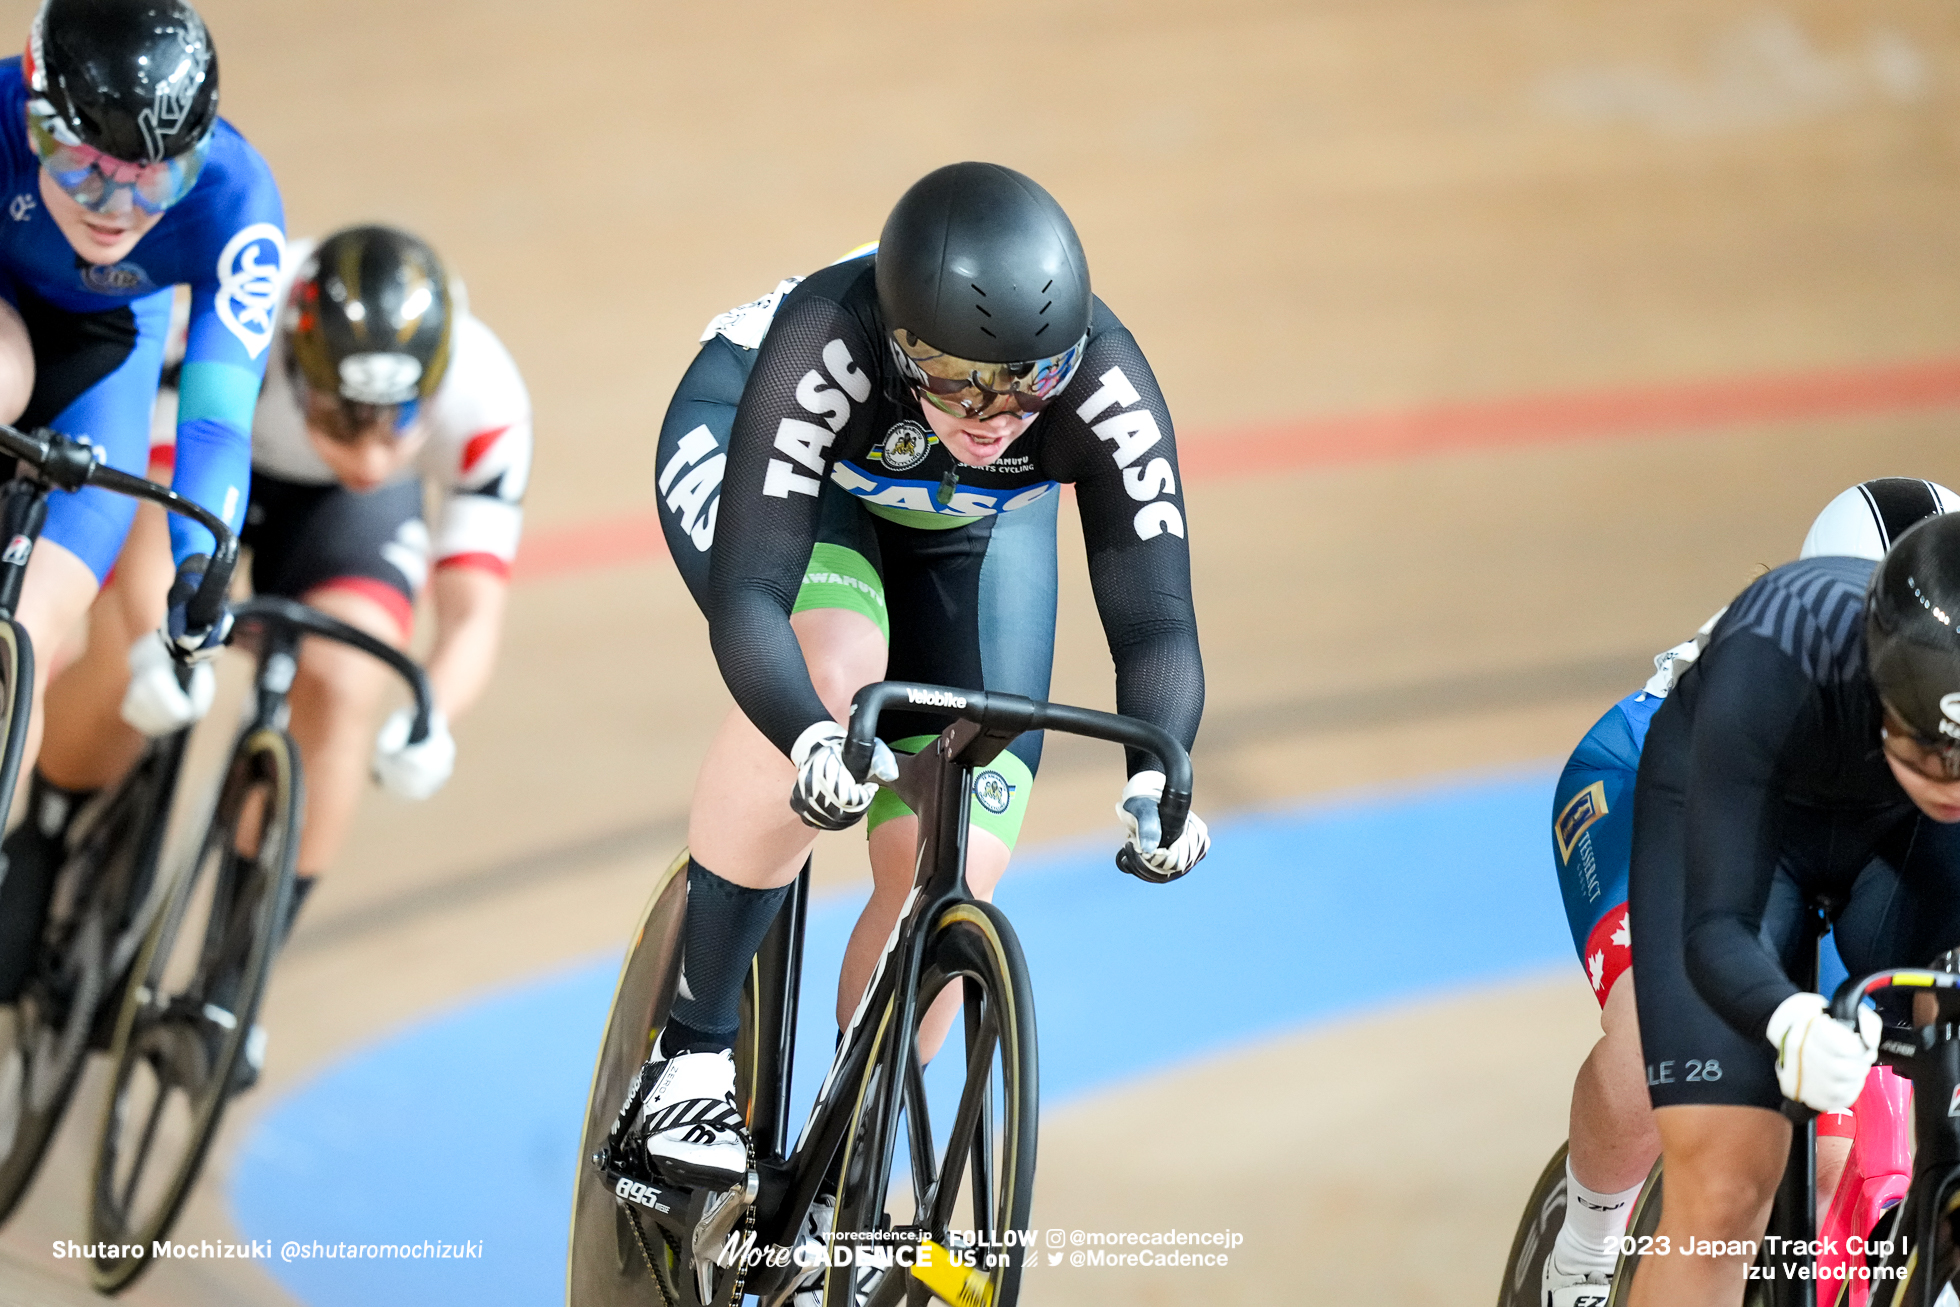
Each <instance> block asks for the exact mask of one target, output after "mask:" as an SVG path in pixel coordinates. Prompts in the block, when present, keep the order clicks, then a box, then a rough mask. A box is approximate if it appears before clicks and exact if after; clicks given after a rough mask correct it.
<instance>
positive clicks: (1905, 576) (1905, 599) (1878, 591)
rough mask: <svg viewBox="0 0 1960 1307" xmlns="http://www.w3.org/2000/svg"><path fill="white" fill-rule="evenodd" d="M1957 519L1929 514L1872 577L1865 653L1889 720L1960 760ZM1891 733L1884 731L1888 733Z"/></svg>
mask: <svg viewBox="0 0 1960 1307" xmlns="http://www.w3.org/2000/svg"><path fill="white" fill-rule="evenodd" d="M1956 622H1960V514H1954V513H1946V514H1942V515H1940V516H1938V517H1929V518H1926V519H1925V520H1924V521H1922V522H1920V523H1919V524H1918V525H1917V526H1915V527H1913V528H1912V529H1911V530H1909V531H1907V532H1906V533H1905V534H1904V535H1902V536H1900V537H1899V540H1898V543H1896V544H1894V545H1893V546H1892V549H1891V552H1889V553H1887V554H1886V555H1885V560H1884V561H1883V562H1881V563H1880V564H1879V565H1878V567H1877V569H1876V570H1875V571H1874V572H1873V573H1872V580H1871V588H1870V590H1868V591H1867V592H1866V596H1865V648H1866V653H1867V656H1868V659H1869V661H1870V663H1871V673H1872V682H1873V684H1875V685H1876V686H1877V687H1878V695H1879V698H1880V699H1882V700H1884V702H1885V705H1886V707H1887V709H1888V710H1889V714H1888V715H1890V716H1895V717H1896V718H1897V719H1898V721H1899V724H1901V725H1903V726H1904V727H1905V728H1906V729H1907V730H1908V731H1909V732H1910V733H1911V734H1912V735H1913V736H1916V737H1917V738H1918V740H1919V741H1920V742H1921V743H1923V744H1925V745H1929V746H1934V747H1937V748H1939V749H1940V750H1941V752H1942V753H1943V754H1946V755H1947V761H1948V767H1947V774H1948V775H1949V776H1952V775H1954V774H1955V770H1954V764H1955V763H1960V631H1957V630H1956V629H1955V625H1954V624H1955V623H1956ZM1888 729H1889V728H1888Z"/></svg>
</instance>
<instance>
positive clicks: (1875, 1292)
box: [1870, 1187, 1960, 1307]
mask: <svg viewBox="0 0 1960 1307" xmlns="http://www.w3.org/2000/svg"><path fill="white" fill-rule="evenodd" d="M1912 1205H1913V1196H1911V1195H1908V1196H1907V1198H1906V1201H1905V1202H1904V1203H1902V1204H1900V1205H1899V1206H1898V1207H1896V1208H1894V1209H1893V1211H1894V1212H1895V1213H1896V1214H1897V1217H1898V1219H1897V1220H1896V1221H1894V1222H1893V1223H1892V1227H1891V1230H1890V1231H1889V1232H1888V1233H1896V1232H1898V1231H1900V1230H1906V1231H1910V1230H1912V1229H1913V1228H1914V1226H1916V1225H1917V1224H1918V1219H1917V1217H1916V1215H1915V1214H1914V1213H1913V1212H1912V1211H1911V1210H1910V1209H1911V1207H1912ZM1940 1210H1941V1219H1940V1221H1939V1222H1938V1223H1937V1224H1936V1225H1935V1227H1934V1233H1933V1252H1932V1256H1931V1257H1925V1258H1922V1257H1921V1256H1920V1253H1921V1252H1922V1251H1923V1245H1922V1246H1915V1247H1912V1248H1909V1249H1908V1248H1904V1247H1901V1248H1900V1249H1899V1250H1898V1251H1896V1252H1894V1253H1893V1254H1891V1255H1890V1256H1888V1257H1886V1258H1885V1259H1884V1260H1883V1262H1882V1263H1881V1265H1882V1266H1884V1267H1885V1268H1886V1269H1887V1270H1888V1271H1891V1272H1893V1273H1895V1274H1899V1273H1901V1272H1902V1274H1900V1278H1898V1279H1891V1278H1889V1277H1888V1278H1880V1279H1874V1280H1873V1281H1872V1292H1871V1299H1870V1302H1871V1305H1872V1307H1881V1305H1882V1307H1919V1304H1920V1303H1922V1302H1927V1301H1939V1302H1943V1303H1951V1302H1953V1301H1954V1298H1953V1296H1951V1295H1953V1294H1956V1293H1960V1244H1956V1243H1955V1240H1954V1223H1955V1222H1956V1221H1960V1187H1955V1188H1951V1189H1949V1190H1948V1192H1947V1193H1946V1194H1945V1196H1944V1197H1942V1198H1941V1199H1940ZM1909 1238H1910V1236H1908V1240H1909ZM1908 1240H1895V1241H1894V1242H1896V1243H1899V1244H1904V1243H1906V1242H1907V1241H1908ZM1928 1267H1930V1268H1932V1273H1933V1275H1934V1277H1935V1283H1934V1288H1933V1292H1932V1296H1931V1297H1930V1298H1929V1297H1927V1296H1926V1288H1927V1286H1926V1283H1925V1277H1926V1273H1927V1268H1928ZM1943 1290H1944V1292H1943Z"/></svg>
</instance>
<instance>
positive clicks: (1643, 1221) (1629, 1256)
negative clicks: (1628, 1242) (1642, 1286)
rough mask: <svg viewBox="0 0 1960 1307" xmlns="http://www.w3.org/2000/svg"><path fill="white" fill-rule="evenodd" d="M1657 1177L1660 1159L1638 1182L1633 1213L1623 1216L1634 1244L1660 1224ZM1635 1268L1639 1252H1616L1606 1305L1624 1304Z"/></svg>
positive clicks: (1630, 1292) (1608, 1306)
mask: <svg viewBox="0 0 1960 1307" xmlns="http://www.w3.org/2000/svg"><path fill="white" fill-rule="evenodd" d="M1661 1178H1662V1177H1661V1163H1660V1162H1659V1161H1658V1160H1656V1161H1655V1162H1654V1169H1653V1170H1651V1171H1649V1172H1648V1173H1647V1183H1645V1184H1643V1185H1642V1186H1640V1196H1639V1197H1638V1198H1635V1199H1634V1200H1633V1214H1632V1215H1630V1216H1629V1217H1627V1235H1628V1236H1629V1237H1630V1238H1632V1239H1633V1240H1634V1242H1635V1245H1636V1246H1637V1245H1638V1243H1639V1241H1640V1240H1641V1239H1642V1238H1645V1237H1646V1236H1648V1235H1651V1234H1653V1232H1654V1231H1655V1230H1657V1229H1659V1228H1660V1224H1661ZM1639 1270H1640V1254H1639V1253H1637V1252H1631V1253H1622V1254H1621V1255H1620V1264H1619V1265H1618V1266H1617V1267H1615V1268H1614V1270H1613V1290H1612V1292H1611V1293H1609V1294H1607V1295H1606V1307H1626V1305H1627V1303H1628V1301H1629V1300H1630V1299H1631V1298H1632V1296H1633V1277H1634V1276H1635V1274H1637V1273H1638V1272H1639Z"/></svg>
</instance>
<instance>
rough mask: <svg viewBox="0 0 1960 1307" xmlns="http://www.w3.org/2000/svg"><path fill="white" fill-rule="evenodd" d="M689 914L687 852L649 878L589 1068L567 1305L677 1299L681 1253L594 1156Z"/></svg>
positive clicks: (653, 1016) (620, 1305) (654, 1306)
mask: <svg viewBox="0 0 1960 1307" xmlns="http://www.w3.org/2000/svg"><path fill="white" fill-rule="evenodd" d="M686 919H687V851H686V850H685V849H683V850H682V851H681V853H680V856H679V857H677V858H675V859H674V861H673V862H672V863H671V864H669V865H668V867H667V870H666V871H664V872H662V873H661V875H660V878H659V879H658V880H656V881H655V882H654V886H653V892H652V893H651V894H650V895H649V896H648V897H647V905H646V908H645V909H644V910H643V911H642V912H641V914H640V926H639V929H638V931H636V932H635V933H634V935H633V943H632V945H631V946H630V947H629V948H628V949H627V950H626V960H625V962H623V963H622V964H621V965H620V969H619V983H618V985H617V986H616V987H615V988H614V990H613V1001H612V1010H611V1011H610V1012H609V1013H608V1014H607V1016H606V1030H605V1034H604V1035H603V1036H602V1037H601V1039H600V1043H599V1056H598V1060H597V1063H596V1065H594V1067H593V1069H592V1091H591V1093H590V1094H589V1095H587V1097H586V1103H585V1130H584V1133H583V1135H582V1136H581V1139H580V1144H579V1160H578V1174H577V1178H576V1179H575V1180H574V1181H573V1187H572V1231H571V1239H570V1247H569V1249H568V1253H567V1256H566V1260H565V1301H566V1302H567V1303H568V1304H571V1305H572V1307H665V1305H666V1304H669V1303H675V1304H678V1303H679V1302H681V1301H682V1299H681V1298H680V1297H679V1296H678V1295H679V1293H680V1292H681V1290H680V1287H679V1284H678V1283H677V1282H678V1281H680V1280H681V1279H683V1278H684V1277H682V1276H680V1275H679V1274H678V1261H677V1258H678V1253H677V1252H676V1250H675V1249H673V1248H672V1246H671V1245H670V1244H669V1243H668V1242H667V1241H666V1240H665V1239H664V1237H663V1235H662V1233H661V1231H660V1228H659V1227H658V1226H656V1225H655V1224H654V1223H653V1222H651V1221H641V1220H638V1219H637V1218H636V1217H635V1216H634V1214H633V1213H632V1212H631V1211H630V1210H629V1209H628V1208H626V1207H625V1206H624V1205H623V1204H621V1203H620V1201H619V1200H618V1199H617V1198H615V1197H614V1196H613V1193H612V1190H611V1188H609V1187H608V1183H607V1181H606V1178H605V1176H604V1175H603V1174H602V1173H601V1172H600V1171H599V1170H598V1168H596V1167H594V1166H593V1165H592V1160H591V1159H592V1156H593V1155H594V1154H595V1153H598V1152H599V1151H600V1150H601V1149H603V1148H604V1147H605V1145H606V1136H607V1134H608V1132H609V1131H611V1129H612V1125H613V1121H614V1119H615V1118H616V1117H617V1116H618V1114H619V1111H620V1107H621V1105H622V1104H623V1103H624V1102H625V1101H626V1092H627V1088H628V1086H629V1085H630V1084H631V1083H632V1080H633V1076H634V1074H635V1073H637V1072H638V1071H639V1069H640V1067H641V1066H642V1065H643V1064H644V1063H645V1062H646V1060H647V1057H648V1055H649V1054H651V1053H652V1052H653V1045H654V1041H655V1039H656V1038H658V1036H659V1034H660V1028H661V1026H663V1025H664V1024H666V1021H667V1009H668V1007H669V1006H671V1005H672V1003H673V1000H674V986H675V982H676V981H677V980H678V978H679V976H680V962H681V949H680V945H681V926H682V925H683V923H684V922H685V921H686Z"/></svg>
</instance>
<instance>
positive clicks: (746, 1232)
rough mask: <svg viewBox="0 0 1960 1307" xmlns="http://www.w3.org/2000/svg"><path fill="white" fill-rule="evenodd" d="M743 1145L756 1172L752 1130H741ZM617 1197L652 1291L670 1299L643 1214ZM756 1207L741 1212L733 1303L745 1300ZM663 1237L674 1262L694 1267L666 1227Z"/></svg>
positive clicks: (753, 1204)
mask: <svg viewBox="0 0 1960 1307" xmlns="http://www.w3.org/2000/svg"><path fill="white" fill-rule="evenodd" d="M742 1148H743V1151H744V1153H745V1155H746V1157H747V1159H748V1169H749V1171H750V1172H751V1173H754V1172H755V1141H754V1140H752V1139H750V1138H749V1132H748V1131H746V1130H744V1131H743V1132H742ZM761 1197H762V1195H761V1194H760V1193H757V1195H756V1198H757V1199H758V1200H760V1199H761ZM615 1201H617V1202H618V1203H619V1205H620V1206H621V1207H624V1208H625V1209H626V1219H627V1220H628V1221H630V1222H631V1223H632V1225H633V1242H635V1243H637V1244H638V1245H639V1246H640V1256H641V1257H643V1258H645V1259H646V1264H647V1275H648V1276H649V1277H650V1278H651V1279H652V1280H653V1291H654V1292H655V1293H657V1294H659V1295H660V1301H661V1302H662V1303H668V1298H667V1291H666V1290H665V1289H662V1288H661V1287H660V1275H659V1273H658V1272H657V1271H655V1270H654V1262H653V1250H652V1249H650V1248H648V1247H647V1236H646V1231H644V1230H642V1229H641V1228H640V1214H639V1213H638V1212H636V1211H634V1210H633V1205H632V1204H631V1203H629V1202H627V1201H625V1200H624V1199H617V1200H615ZM755 1209H756V1204H755V1203H750V1204H749V1208H748V1210H747V1211H746V1212H744V1213H742V1234H743V1236H744V1237H743V1238H742V1239H740V1240H738V1241H737V1243H736V1247H737V1248H739V1249H741V1251H742V1254H743V1255H740V1256H738V1257H737V1258H736V1262H737V1266H736V1269H735V1284H734V1292H733V1293H731V1294H729V1295H728V1297H727V1301H728V1302H729V1303H730V1304H736V1303H740V1302H741V1301H742V1286H743V1285H744V1284H746V1283H747V1282H748V1278H749V1259H748V1257H747V1255H746V1254H747V1253H748V1251H749V1248H750V1246H751V1245H750V1242H749V1236H753V1235H754V1234H755ZM660 1241H661V1242H662V1243H663V1244H665V1245H667V1247H668V1248H669V1249H670V1250H672V1252H673V1253H674V1262H675V1264H676V1265H678V1266H683V1267H684V1269H687V1270H690V1271H691V1270H692V1269H693V1268H692V1267H689V1266H686V1261H687V1260H688V1259H684V1258H682V1257H681V1255H680V1251H681V1250H680V1249H679V1248H677V1247H675V1246H674V1242H673V1240H672V1239H670V1238H669V1237H668V1235H667V1232H666V1231H665V1230H662V1231H661V1232H660ZM715 1298H716V1300H717V1301H720V1300H721V1295H720V1294H716V1295H715ZM668 1307H679V1305H678V1304H671V1303H669V1304H668Z"/></svg>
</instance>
